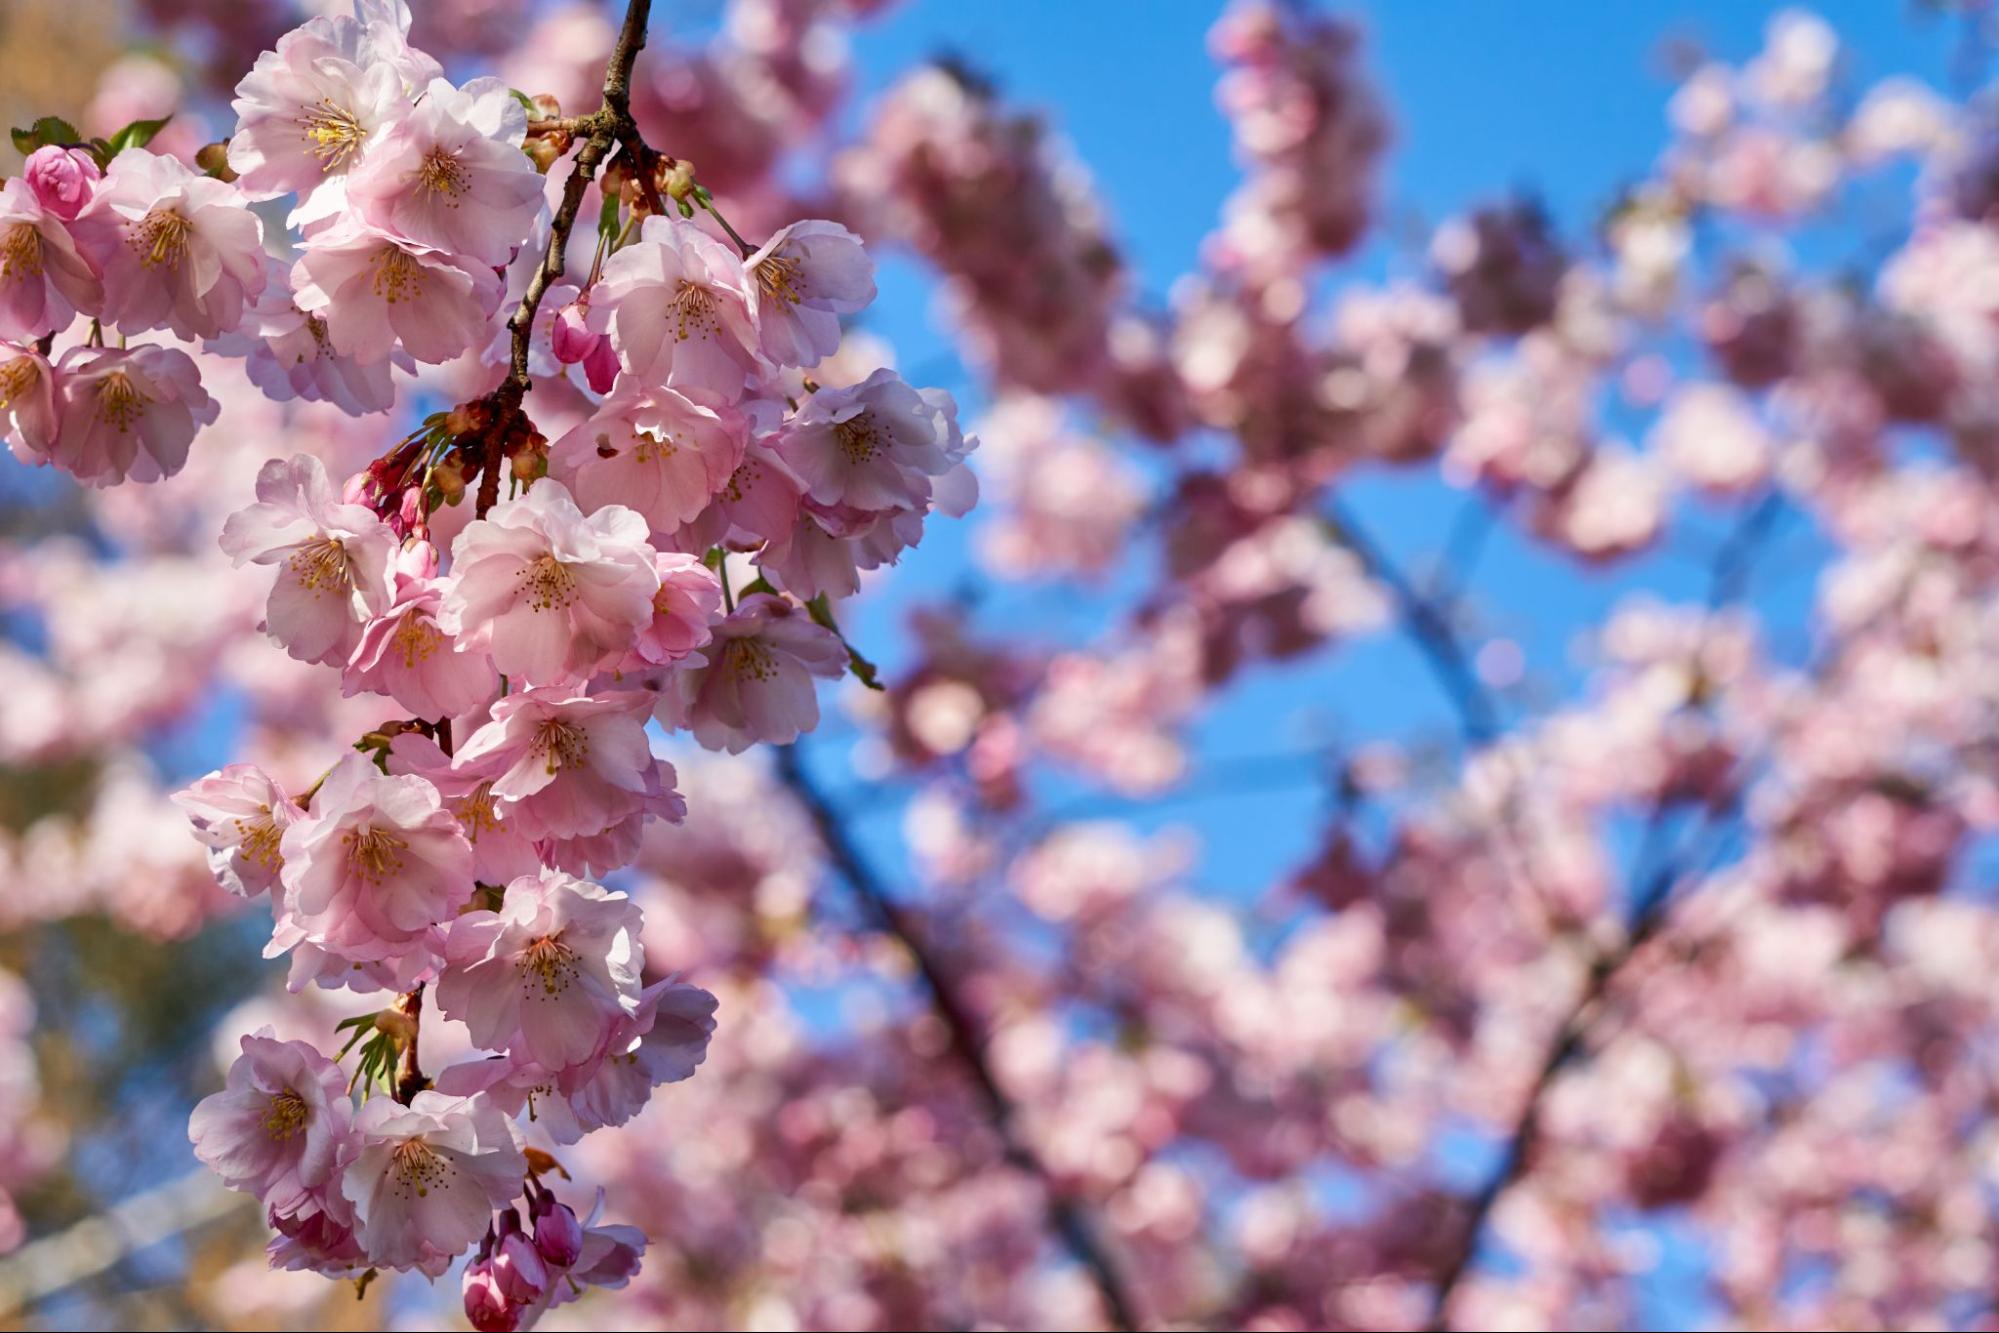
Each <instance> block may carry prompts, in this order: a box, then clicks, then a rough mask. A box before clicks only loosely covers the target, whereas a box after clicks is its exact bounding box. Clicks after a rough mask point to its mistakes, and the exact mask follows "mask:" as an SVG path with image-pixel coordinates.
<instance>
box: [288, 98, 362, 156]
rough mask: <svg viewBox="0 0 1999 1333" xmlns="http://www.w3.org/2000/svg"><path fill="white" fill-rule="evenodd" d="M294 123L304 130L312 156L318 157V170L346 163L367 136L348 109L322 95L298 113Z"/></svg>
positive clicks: (358, 149) (357, 150) (359, 149)
mask: <svg viewBox="0 0 1999 1333" xmlns="http://www.w3.org/2000/svg"><path fill="white" fill-rule="evenodd" d="M298 123H299V125H300V126H301V127H303V128H304V130H305V141H306V144H307V145H308V146H309V147H310V148H311V150H312V155H313V156H314V157H316V158H318V159H319V169H320V170H321V171H323V172H327V173H332V172H335V171H338V170H339V169H340V168H341V167H344V166H346V165H347V163H348V161H349V160H350V159H351V158H352V157H353V156H354V154H356V153H358V152H360V151H361V143H362V141H363V140H364V139H366V138H367V137H368V131H367V130H365V129H363V128H361V122H360V121H359V120H358V119H356V118H355V115H354V113H353V112H352V111H349V110H348V109H347V108H346V107H344V106H340V105H338V104H336V103H334V102H332V101H330V100H329V99H327V98H324V97H322V98H321V99H320V100H319V101H318V102H317V103H316V104H315V105H313V106H312V107H311V108H309V109H308V110H307V111H306V113H305V114H304V115H303V116H300V117H299V122H298Z"/></svg>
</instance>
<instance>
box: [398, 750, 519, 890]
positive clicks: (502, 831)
mask: <svg viewBox="0 0 1999 1333" xmlns="http://www.w3.org/2000/svg"><path fill="white" fill-rule="evenodd" d="M389 771H390V772H391V773H414V774H416V775H417V776H418V777H421V778H423V779H424V780H425V781H427V782H429V783H430V784H431V785H432V786H433V787H435V788H437V791H438V795H440V796H441V797H443V799H444V808H445V809H447V810H449V811H450V812H451V817H452V818H453V819H456V820H457V821H458V827H459V830H460V831H461V832H463V833H464V834H465V840H466V841H467V842H469V843H471V844H472V878H473V879H475V880H477V881H478V882H479V883H481V884H505V883H508V882H509V881H511V880H515V879H519V878H520V877H521V876H522V875H532V874H534V873H535V871H536V870H538V869H539V868H540V867H541V854H540V852H539V851H537V850H536V848H535V843H534V840H533V839H532V838H530V837H528V836H527V835H526V834H525V833H523V832H522V831H521V827H520V824H519V821H515V820H507V819H503V818H501V807H500V800H499V798H498V797H497V796H495V795H493V779H492V778H491V777H485V776H481V775H480V774H478V773H474V772H468V771H465V770H463V769H458V768H454V767H453V766H452V757H451V756H450V755H448V754H446V753H444V750H443V748H442V747H441V746H439V745H438V743H437V742H436V741H434V740H432V739H431V738H430V737H428V736H424V735H420V734H418V733H416V732H410V731H406V732H404V733H403V734H402V735H400V736H398V737H396V739H395V741H394V743H393V744H392V745H391V746H390V749H389Z"/></svg>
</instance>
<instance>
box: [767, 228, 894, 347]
mask: <svg viewBox="0 0 1999 1333" xmlns="http://www.w3.org/2000/svg"><path fill="white" fill-rule="evenodd" d="M743 269H744V272H745V273H746V274H747V275H748V280H747V282H745V284H744V286H745V287H746V288H747V289H748V291H749V295H750V315H751V317H752V318H753V319H754V320H755V321H756V326H757V337H758V340H759V346H761V347H762V349H763V354H764V355H765V356H766V357H768V358H769V359H770V360H772V361H774V362H775V363H777V364H778V365H780V366H816V365H818V364H819V362H820V360H821V359H822V358H824V357H828V356H831V355H832V354H833V353H834V352H836V351H838V350H839V347H840V316H842V315H852V314H857V313H859V312H860V311H862V310H864V309H866V308H867V306H868V304H869V303H870V302H872V301H873V300H874V299H875V266H874V261H873V260H872V259H870V258H869V257H868V253H867V251H866V250H865V249H863V248H862V246H861V238H860V237H858V236H856V235H854V233H852V232H850V231H848V230H847V229H846V228H845V227H843V226H841V225H840V224H839V223H837V222H821V221H818V220H811V221H806V222H793V223H791V224H789V225H787V226H784V227H780V228H779V229H778V230H777V231H776V232H774V233H772V235H771V238H770V239H769V240H768V241H766V242H764V244H763V248H762V249H760V250H758V251H757V252H756V253H755V254H753V255H751V256H750V257H749V258H748V259H746V260H744V261H743Z"/></svg>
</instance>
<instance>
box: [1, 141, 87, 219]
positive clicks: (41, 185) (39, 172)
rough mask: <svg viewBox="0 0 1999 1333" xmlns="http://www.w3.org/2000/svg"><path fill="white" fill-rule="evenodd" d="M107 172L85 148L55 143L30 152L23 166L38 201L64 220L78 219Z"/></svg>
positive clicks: (30, 187) (22, 170)
mask: <svg viewBox="0 0 1999 1333" xmlns="http://www.w3.org/2000/svg"><path fill="white" fill-rule="evenodd" d="M103 174H104V173H102V172H101V171H99V170H98V169H97V159H96V158H94V157H92V156H91V155H90V154H89V153H88V152H86V151H85V150H84V149H81V148H61V147H58V146H57V145H55V144H45V145H43V146H42V147H40V148H37V149H36V150H35V151H34V152H32V153H30V154H28V164H27V165H26V166H25V167H23V168H22V169H21V175H22V177H23V178H25V179H26V180H27V182H28V188H29V189H30V190H32V191H34V194H35V198H36V200H37V201H39V202H40V204H41V206H42V207H43V208H46V209H48V210H49V212H51V213H53V214H55V215H56V216H57V217H59V218H61V219H62V220H63V221H64V222H73V221H75V220H76V215H77V214H78V213H81V212H82V211H83V206H84V205H85V204H88V203H89V202H90V197H91V195H93V194H95V193H96V191H97V182H98V180H99V179H100V178H101V177H102V176H103Z"/></svg>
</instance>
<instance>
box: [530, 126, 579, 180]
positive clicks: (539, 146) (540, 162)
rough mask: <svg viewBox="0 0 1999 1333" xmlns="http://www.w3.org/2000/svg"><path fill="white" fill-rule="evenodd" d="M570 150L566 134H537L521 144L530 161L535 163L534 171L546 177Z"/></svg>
mask: <svg viewBox="0 0 1999 1333" xmlns="http://www.w3.org/2000/svg"><path fill="white" fill-rule="evenodd" d="M568 150H569V136H568V135H566V134H537V135H535V136H534V137H532V138H530V139H528V140H527V141H526V142H524V143H522V144H521V151H522V152H523V153H526V154H527V155H528V161H530V162H532V163H534V169H535V170H536V171H539V172H540V173H541V174H542V175H544V176H546V175H547V174H548V171H549V168H550V167H553V166H554V165H555V164H556V163H557V162H560V161H561V160H562V155H563V154H564V153H565V152H567V151H568Z"/></svg>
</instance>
